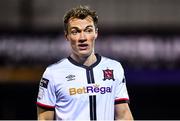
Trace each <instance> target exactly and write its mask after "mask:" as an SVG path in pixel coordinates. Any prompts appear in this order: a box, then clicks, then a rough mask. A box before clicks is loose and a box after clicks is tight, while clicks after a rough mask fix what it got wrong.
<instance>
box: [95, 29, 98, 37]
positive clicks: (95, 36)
mask: <svg viewBox="0 0 180 121" xmlns="http://www.w3.org/2000/svg"><path fill="white" fill-rule="evenodd" d="M95 33H96V35H95V39H96V38H97V37H98V28H96V31H95Z"/></svg>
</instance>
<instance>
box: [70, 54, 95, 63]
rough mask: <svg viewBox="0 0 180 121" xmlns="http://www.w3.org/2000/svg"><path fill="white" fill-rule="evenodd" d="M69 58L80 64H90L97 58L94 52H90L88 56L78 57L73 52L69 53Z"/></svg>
mask: <svg viewBox="0 0 180 121" xmlns="http://www.w3.org/2000/svg"><path fill="white" fill-rule="evenodd" d="M70 56H71V58H73V59H74V60H75V61H76V62H78V63H80V64H83V65H85V66H91V65H92V64H93V63H95V62H96V60H97V58H96V56H95V54H94V53H92V54H91V55H89V56H85V57H80V56H78V55H75V54H71V55H70Z"/></svg>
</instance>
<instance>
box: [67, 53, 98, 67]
mask: <svg viewBox="0 0 180 121" xmlns="http://www.w3.org/2000/svg"><path fill="white" fill-rule="evenodd" d="M95 55H96V59H97V60H96V62H95V63H93V64H92V65H91V66H85V65H83V64H80V63H78V62H77V61H75V60H74V59H73V58H71V57H70V56H69V57H68V60H69V61H70V62H71V63H72V64H74V65H76V66H80V67H82V68H85V69H88V68H89V69H90V68H94V67H95V66H97V65H98V64H99V63H100V61H101V56H100V55H99V54H95Z"/></svg>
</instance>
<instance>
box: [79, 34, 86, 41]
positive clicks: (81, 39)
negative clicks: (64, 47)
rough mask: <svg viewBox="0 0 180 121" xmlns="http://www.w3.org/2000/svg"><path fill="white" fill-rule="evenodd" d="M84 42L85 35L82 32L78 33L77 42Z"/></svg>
mask: <svg viewBox="0 0 180 121" xmlns="http://www.w3.org/2000/svg"><path fill="white" fill-rule="evenodd" d="M84 41H86V35H85V33H84V32H83V31H82V32H81V33H80V38H79V42H81V43H82V42H84Z"/></svg>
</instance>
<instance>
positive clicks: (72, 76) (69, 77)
mask: <svg viewBox="0 0 180 121" xmlns="http://www.w3.org/2000/svg"><path fill="white" fill-rule="evenodd" d="M66 79H68V80H67V81H72V80H75V75H72V74H70V75H68V76H66Z"/></svg>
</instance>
